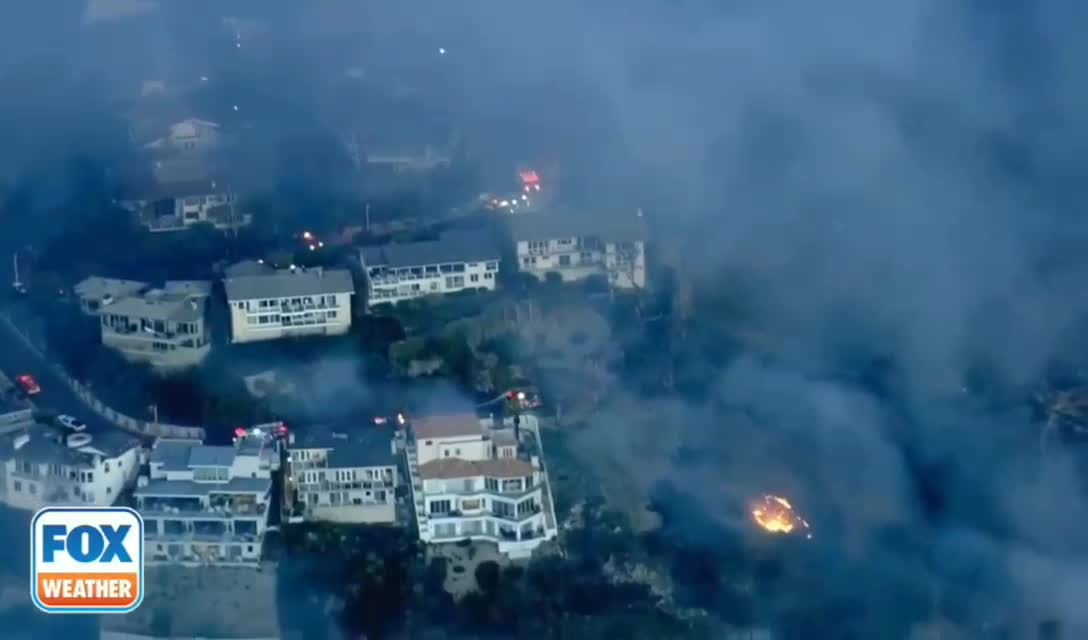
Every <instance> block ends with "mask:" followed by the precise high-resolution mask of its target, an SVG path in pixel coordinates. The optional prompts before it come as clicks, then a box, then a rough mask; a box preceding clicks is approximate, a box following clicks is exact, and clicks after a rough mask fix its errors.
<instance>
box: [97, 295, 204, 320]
mask: <svg viewBox="0 0 1088 640" xmlns="http://www.w3.org/2000/svg"><path fill="white" fill-rule="evenodd" d="M99 313H104V314H108V315H118V316H125V317H128V318H147V319H148V320H163V321H170V322H197V321H199V320H201V319H202V318H203V317H204V300H203V299H201V298H194V297H191V296H189V295H186V294H167V293H164V292H163V291H162V290H161V289H160V290H157V291H152V292H148V293H147V294H144V295H143V296H130V297H127V298H121V299H120V300H117V301H116V302H112V303H110V304H109V305H107V306H104V307H102V308H101V310H100V311H99Z"/></svg>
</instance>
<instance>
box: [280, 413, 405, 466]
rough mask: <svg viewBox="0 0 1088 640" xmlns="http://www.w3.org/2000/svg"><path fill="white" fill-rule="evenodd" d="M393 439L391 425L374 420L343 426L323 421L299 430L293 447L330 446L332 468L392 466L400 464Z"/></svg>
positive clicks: (317, 447) (326, 447)
mask: <svg viewBox="0 0 1088 640" xmlns="http://www.w3.org/2000/svg"><path fill="white" fill-rule="evenodd" d="M392 441H393V432H392V431H391V430H390V429H388V428H383V427H377V426H374V425H373V424H368V423H364V424H361V425H351V426H345V427H343V428H335V427H328V426H323V425H322V426H313V427H307V428H303V429H301V430H298V431H296V432H295V442H294V444H292V445H291V446H290V447H289V449H326V450H328V451H329V454H328V466H329V468H330V469H346V468H352V467H392V466H396V464H397V459H396V456H395V455H394V454H393V449H392Z"/></svg>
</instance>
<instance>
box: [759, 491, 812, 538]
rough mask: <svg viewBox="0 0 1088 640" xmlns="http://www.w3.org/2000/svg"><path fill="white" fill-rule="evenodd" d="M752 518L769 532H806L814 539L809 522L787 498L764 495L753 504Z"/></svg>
mask: <svg viewBox="0 0 1088 640" xmlns="http://www.w3.org/2000/svg"><path fill="white" fill-rule="evenodd" d="M752 519H754V520H755V521H756V524H757V525H759V528H761V529H763V530H764V531H766V532H767V533H773V534H776V535H786V534H792V533H795V532H797V533H804V534H805V538H807V539H809V540H811V539H812V531H811V528H810V527H809V526H808V522H807V521H806V520H805V519H804V518H802V517H801V516H800V515H798V514H797V512H796V511H794V510H793V505H791V504H790V501H789V500H786V499H785V498H781V497H779V496H772V495H766V496H763V498H762V499H761V500H758V501H757V502H756V503H755V504H754V505H752Z"/></svg>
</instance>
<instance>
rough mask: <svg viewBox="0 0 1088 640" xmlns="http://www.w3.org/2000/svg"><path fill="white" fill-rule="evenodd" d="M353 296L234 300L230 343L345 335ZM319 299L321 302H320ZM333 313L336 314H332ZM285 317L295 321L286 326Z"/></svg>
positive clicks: (339, 294)
mask: <svg viewBox="0 0 1088 640" xmlns="http://www.w3.org/2000/svg"><path fill="white" fill-rule="evenodd" d="M351 296H352V294H351V293H337V294H324V295H316V296H294V297H290V298H268V299H264V300H231V301H230V303H229V307H230V329H231V342H235V343H240V342H258V341H261V340H278V339H280V338H288V337H294V336H310V335H329V336H332V335H342V334H345V333H347V332H348V331H349V330H350V329H351ZM330 298H331V299H332V302H331V303H330V301H329V300H330ZM319 299H321V302H318V300H319ZM293 301H297V302H293ZM330 313H332V314H333V316H334V317H329V315H328V314H330ZM285 318H289V319H290V321H291V322H292V324H290V325H285V324H284V319H285ZM319 318H320V319H319ZM294 323H306V324H294Z"/></svg>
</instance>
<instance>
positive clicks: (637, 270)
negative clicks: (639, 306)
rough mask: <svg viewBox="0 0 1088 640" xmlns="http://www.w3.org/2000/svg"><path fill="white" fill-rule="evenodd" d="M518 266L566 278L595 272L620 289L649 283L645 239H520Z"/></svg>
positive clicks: (540, 274) (581, 277)
mask: <svg viewBox="0 0 1088 640" xmlns="http://www.w3.org/2000/svg"><path fill="white" fill-rule="evenodd" d="M517 260H518V270H520V271H522V272H524V273H528V274H530V275H533V276H535V277H536V278H538V279H540V280H544V279H545V278H546V277H547V274H548V273H549V272H555V273H558V274H559V275H560V276H561V277H562V278H563V281H564V282H575V281H578V280H584V279H585V278H588V277H589V276H592V275H601V276H604V277H606V278H608V281H609V283H610V284H611V285H612V286H614V287H617V288H620V289H631V288H642V287H645V286H646V247H645V244H644V243H642V242H632V243H602V242H599V241H597V240H596V239H593V238H573V237H572V238H564V239H557V240H548V241H542V242H527V241H525V240H520V241H518V242H517Z"/></svg>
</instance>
